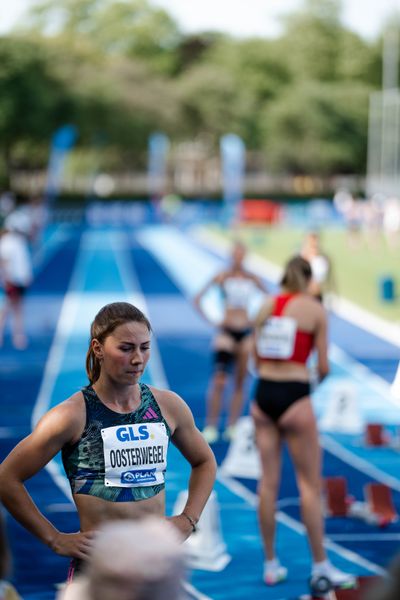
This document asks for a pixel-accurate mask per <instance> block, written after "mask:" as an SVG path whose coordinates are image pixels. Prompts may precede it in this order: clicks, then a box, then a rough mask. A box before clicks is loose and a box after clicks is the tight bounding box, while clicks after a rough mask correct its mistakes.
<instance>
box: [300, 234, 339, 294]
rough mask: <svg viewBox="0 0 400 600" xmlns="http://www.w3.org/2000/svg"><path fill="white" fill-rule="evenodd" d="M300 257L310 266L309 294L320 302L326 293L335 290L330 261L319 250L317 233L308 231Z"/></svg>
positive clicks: (319, 242) (319, 243) (319, 241)
mask: <svg viewBox="0 0 400 600" xmlns="http://www.w3.org/2000/svg"><path fill="white" fill-rule="evenodd" d="M301 256H302V257H303V258H304V259H305V260H307V261H308V262H309V263H310V265H311V271H312V278H311V281H310V287H309V292H310V293H311V294H312V295H313V296H314V297H315V298H317V300H319V301H320V302H322V301H323V299H324V295H325V294H326V293H329V292H332V291H333V290H334V289H335V285H334V279H333V272H332V261H331V259H330V258H329V256H327V254H325V253H324V252H323V251H322V250H321V240H320V236H319V233H317V232H316V231H310V232H309V233H308V234H307V236H306V238H305V240H304V244H303V248H302V250H301Z"/></svg>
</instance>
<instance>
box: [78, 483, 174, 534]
mask: <svg viewBox="0 0 400 600" xmlns="http://www.w3.org/2000/svg"><path fill="white" fill-rule="evenodd" d="M74 502H75V505H76V508H77V510H78V514H79V521H80V526H81V531H89V530H92V529H96V528H97V527H98V526H99V525H100V524H101V523H104V522H107V521H113V520H119V519H141V518H142V517H145V516H147V515H156V516H160V517H163V516H164V515H165V491H164V490H162V491H161V492H159V493H158V494H157V495H156V496H153V497H152V498H147V499H146V500H138V501H136V502H133V501H132V502H112V501H109V500H103V499H102V498H97V497H96V496H89V495H88V494H74Z"/></svg>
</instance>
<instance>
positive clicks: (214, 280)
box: [193, 274, 222, 325]
mask: <svg viewBox="0 0 400 600" xmlns="http://www.w3.org/2000/svg"><path fill="white" fill-rule="evenodd" d="M221 280H222V274H219V275H216V276H215V277H213V278H212V279H210V281H208V282H207V283H206V284H205V285H204V286H203V287H202V288H201V290H200V291H199V292H197V294H196V295H195V296H194V298H193V303H194V305H195V307H196V308H197V310H198V311H199V313H200V314H201V316H202V317H204V319H205V320H206V321H208V322H209V323H211V324H212V325H214V323H212V322H211V321H210V319H209V317H208V315H207V314H206V313H205V312H204V310H203V308H202V305H201V300H202V298H203V296H204V294H206V292H208V290H209V289H210V288H212V286H213V285H216V284H220V282H221Z"/></svg>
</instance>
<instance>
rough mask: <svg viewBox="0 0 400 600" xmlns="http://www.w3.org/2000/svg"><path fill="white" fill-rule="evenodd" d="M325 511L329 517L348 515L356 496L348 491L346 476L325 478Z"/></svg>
mask: <svg viewBox="0 0 400 600" xmlns="http://www.w3.org/2000/svg"><path fill="white" fill-rule="evenodd" d="M324 498H325V513H326V515H327V516H328V517H347V516H348V513H349V508H350V506H351V505H352V503H353V502H354V498H353V497H352V496H349V495H348V493H347V481H346V479H345V477H328V478H327V479H325V480H324Z"/></svg>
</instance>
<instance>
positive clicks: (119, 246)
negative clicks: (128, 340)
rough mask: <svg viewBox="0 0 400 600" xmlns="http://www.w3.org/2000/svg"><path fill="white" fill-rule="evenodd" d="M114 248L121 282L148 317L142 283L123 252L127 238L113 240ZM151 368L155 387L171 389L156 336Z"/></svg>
mask: <svg viewBox="0 0 400 600" xmlns="http://www.w3.org/2000/svg"><path fill="white" fill-rule="evenodd" d="M112 248H113V250H114V254H115V260H116V263H117V267H118V270H119V272H120V275H121V280H122V281H123V282H124V284H125V287H126V289H127V290H128V291H131V292H134V295H135V296H134V298H135V299H134V302H133V304H135V303H136V302H138V303H139V304H140V306H139V308H140V309H141V310H143V312H144V313H145V315H146V316H148V314H149V309H148V306H147V303H146V298H145V296H144V294H143V291H142V288H141V287H140V282H139V279H138V277H137V274H136V272H135V271H134V266H133V264H128V262H127V259H126V253H124V252H123V250H126V251H127V250H128V249H129V246H128V243H127V240H126V238H125V243H124V240H123V239H122V238H120V239H118V240H117V239H116V238H115V237H114V238H113V240H112ZM131 301H132V300H131ZM149 367H150V370H151V379H152V381H153V382H154V386H155V387H160V388H164V389H169V385H168V381H167V376H166V374H165V371H164V367H163V364H162V360H161V355H160V350H159V348H158V344H157V341H156V339H155V336H154V335H153V338H152V344H151V359H150V364H149Z"/></svg>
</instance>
